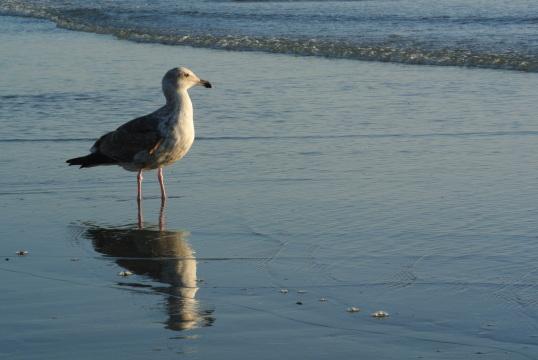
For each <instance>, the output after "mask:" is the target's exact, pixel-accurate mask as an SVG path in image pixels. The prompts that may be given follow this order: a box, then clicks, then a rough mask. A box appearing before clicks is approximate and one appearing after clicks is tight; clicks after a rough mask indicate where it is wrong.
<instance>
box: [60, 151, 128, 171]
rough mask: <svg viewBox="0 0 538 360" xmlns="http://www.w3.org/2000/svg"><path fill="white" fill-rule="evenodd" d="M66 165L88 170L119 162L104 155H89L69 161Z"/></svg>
mask: <svg viewBox="0 0 538 360" xmlns="http://www.w3.org/2000/svg"><path fill="white" fill-rule="evenodd" d="M66 163H68V164H69V166H71V165H80V168H81V169H82V168H87V167H93V166H99V165H114V164H117V163H118V162H117V161H116V160H114V159H111V158H109V157H108V156H105V155H103V154H98V153H97V154H89V155H86V156H81V157H77V158H73V159H69V160H67V161H66Z"/></svg>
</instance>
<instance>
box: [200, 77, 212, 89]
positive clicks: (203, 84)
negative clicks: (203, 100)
mask: <svg viewBox="0 0 538 360" xmlns="http://www.w3.org/2000/svg"><path fill="white" fill-rule="evenodd" d="M198 83H199V84H200V85H202V86H203V87H206V88H208V89H211V88H212V86H211V83H210V82H209V81H207V80H202V79H200V81H199V82H198Z"/></svg>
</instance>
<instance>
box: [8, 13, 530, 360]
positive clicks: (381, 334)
mask: <svg viewBox="0 0 538 360" xmlns="http://www.w3.org/2000/svg"><path fill="white" fill-rule="evenodd" d="M0 19H1V20H0V27H1V31H0V39H1V43H2V49H3V50H2V52H1V53H0V69H2V84H1V86H0V119H1V121H2V124H3V126H2V130H1V132H0V154H2V155H1V156H0V162H1V163H2V164H3V166H2V167H1V168H0V182H1V187H0V189H1V191H0V198H1V201H0V214H1V217H0V218H1V220H0V222H1V224H2V226H1V227H0V235H1V239H2V240H3V241H2V242H0V254H1V255H2V259H8V260H2V261H3V263H2V264H1V266H0V270H1V271H2V284H3V288H4V292H3V296H2V297H1V298H0V304H1V309H2V317H1V320H0V331H1V332H2V333H3V334H7V335H5V336H2V338H1V339H0V354H1V355H3V356H5V357H6V358H10V359H32V358H35V359H38V358H39V359H43V358H51V359H52V358H54V359H64V358H65V359H69V358H72V354H73V353H74V352H75V351H76V353H77V355H78V356H77V357H78V358H82V359H94V358H98V357H99V358H113V357H114V358H117V356H118V354H119V353H120V352H121V353H122V354H125V356H129V357H130V358H135V359H146V358H148V357H150V356H151V357H156V358H159V359H160V358H163V359H168V358H176V357H177V356H178V354H182V355H183V356H189V357H192V358H200V359H205V358H210V357H216V356H219V357H223V358H245V359H251V358H254V357H256V358H262V359H265V358H266V359H274V358H276V357H281V358H288V357H290V356H291V355H293V356H295V357H301V358H327V357H329V356H331V357H336V358H351V357H353V358H355V357H357V356H358V357H362V358H376V359H402V358H418V357H424V358H429V359H455V358H472V357H480V356H482V357H484V356H486V357H487V358H488V359H497V358H498V359H505V358H509V359H532V358H534V357H535V355H536V353H537V350H538V338H537V337H536V334H537V320H538V317H537V310H538V304H537V302H536V298H537V295H538V288H537V287H536V276H537V273H538V267H536V263H537V259H538V255H537V250H538V246H537V245H536V242H537V227H536V219H537V218H538V209H537V208H536V203H537V200H538V195H536V194H537V192H536V191H535V188H536V179H537V178H538V168H537V167H536V164H535V163H536V161H535V155H534V154H536V153H537V150H538V141H537V138H538V122H537V121H536V113H538V103H536V101H535V96H534V94H535V89H536V87H537V85H538V77H537V76H536V75H534V74H523V73H516V72H504V71H493V70H466V69H460V68H438V67H416V66H405V65H392V64H376V63H363V62H355V61H346V60H332V61H331V60H325V59H316V58H296V57H289V56H282V55H268V54H257V53H231V52H221V51H214V50H203V49H192V48H188V47H170V46H163V45H151V44H135V43H129V42H122V41H118V40H114V39H112V38H110V37H107V36H99V35H93V34H80V33H75V32H69V31H65V30H59V29H56V28H55V27H54V25H53V24H51V23H48V22H44V21H38V20H32V19H23V18H11V17H2V18H0ZM67 55H69V56H67ZM177 65H186V66H189V67H191V68H192V69H193V70H194V71H195V72H196V73H198V74H199V75H200V76H202V77H204V78H207V79H208V80H210V81H211V82H212V83H213V84H214V89H211V90H206V89H201V88H200V89H193V90H192V91H191V95H192V98H193V101H194V104H195V108H196V110H195V111H196V114H195V118H196V120H195V121H196V127H197V137H198V139H197V141H196V143H195V145H194V147H193V149H192V150H191V152H190V153H189V155H188V156H187V157H185V158H184V159H183V160H182V161H181V162H180V163H178V164H176V165H174V166H172V167H170V168H168V169H166V171H165V176H166V178H167V184H168V191H169V193H170V195H171V199H170V201H169V202H168V204H167V207H166V208H165V209H164V210H163V212H162V214H161V211H160V201H159V199H158V194H159V190H158V185H157V182H156V179H155V178H154V177H155V176H154V174H153V173H148V174H147V175H146V180H145V183H144V191H145V194H146V198H145V199H144V204H143V215H144V229H143V230H140V229H138V225H137V208H136V201H135V192H136V180H135V176H134V174H133V173H128V172H125V171H123V170H121V169H119V168H114V167H105V168H95V169H89V170H84V171H83V170H78V169H75V168H72V167H71V168H69V167H67V166H66V164H65V163H64V160H65V159H67V158H69V157H72V156H76V155H81V154H84V153H85V152H86V151H87V149H88V148H89V147H90V146H91V144H92V142H93V139H95V137H97V136H98V135H100V134H101V133H103V132H105V131H108V130H110V129H113V128H115V127H116V126H118V125H120V124H121V123H122V122H124V121H127V120H129V119H131V118H132V117H135V116H138V115H142V114H145V113H147V112H149V111H152V110H153V109H154V108H155V107H157V106H159V104H161V102H162V99H161V97H162V96H161V94H160V84H159V82H160V78H161V77H162V75H163V73H164V72H165V71H166V70H167V69H169V68H171V67H173V66H177ZM161 216H162V222H163V224H162V228H163V230H165V231H160V230H159V222H160V217H161ZM17 250H28V251H29V254H28V255H27V256H22V257H18V256H16V255H15V254H14V253H15V251H17ZM120 271H130V272H132V273H133V274H132V275H131V276H127V277H121V276H119V275H118V273H119V272H120ZM282 288H285V289H288V290H289V292H288V293H287V294H282V293H280V289H282ZM299 290H305V291H306V293H299V292H298V291H299ZM322 297H323V298H327V299H328V301H327V302H320V301H319V299H320V298H322ZM298 301H300V302H302V305H298V304H296V302H298ZM351 306H356V307H360V308H361V312H359V313H353V314H350V313H348V312H346V309H347V308H348V307H351ZM376 310H385V311H387V312H389V313H390V314H391V316H390V317H389V318H387V319H382V320H379V319H373V318H370V316H369V314H370V313H371V312H373V311H376Z"/></svg>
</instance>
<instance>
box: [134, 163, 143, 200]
mask: <svg viewBox="0 0 538 360" xmlns="http://www.w3.org/2000/svg"><path fill="white" fill-rule="evenodd" d="M143 179H144V177H143V176H142V169H140V170H139V171H138V176H137V177H136V181H137V184H138V194H137V197H136V200H138V202H140V201H142V180H143Z"/></svg>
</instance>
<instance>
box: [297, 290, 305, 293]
mask: <svg viewBox="0 0 538 360" xmlns="http://www.w3.org/2000/svg"><path fill="white" fill-rule="evenodd" d="M297 294H306V290H297Z"/></svg>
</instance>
